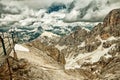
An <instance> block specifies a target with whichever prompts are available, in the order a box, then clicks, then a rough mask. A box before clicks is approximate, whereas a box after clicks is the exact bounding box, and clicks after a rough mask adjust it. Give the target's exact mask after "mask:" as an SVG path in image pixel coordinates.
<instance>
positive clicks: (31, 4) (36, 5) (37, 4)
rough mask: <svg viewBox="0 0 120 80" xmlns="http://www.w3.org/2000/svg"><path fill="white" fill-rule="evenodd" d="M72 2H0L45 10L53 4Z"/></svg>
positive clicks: (18, 0) (30, 0)
mask: <svg viewBox="0 0 120 80" xmlns="http://www.w3.org/2000/svg"><path fill="white" fill-rule="evenodd" d="M71 1H73V0H2V1H1V2H2V3H4V4H8V5H24V6H28V7H30V8H45V7H48V6H50V5H51V4H52V3H54V2H60V3H65V4H66V3H68V2H71Z"/></svg>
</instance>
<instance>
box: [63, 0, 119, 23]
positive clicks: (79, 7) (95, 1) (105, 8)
mask: <svg viewBox="0 0 120 80" xmlns="http://www.w3.org/2000/svg"><path fill="white" fill-rule="evenodd" d="M74 5H75V7H74V8H73V10H71V12H70V13H68V14H66V17H65V21H92V22H94V21H95V22H97V21H98V22H99V21H102V20H103V19H104V17H105V16H106V15H107V14H108V13H109V12H110V11H111V10H112V9H115V8H120V1H119V0H76V1H75V2H74ZM74 12H77V13H79V14H74ZM71 15H72V17H69V16H71Z"/></svg>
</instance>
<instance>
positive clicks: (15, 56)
mask: <svg viewBox="0 0 120 80" xmlns="http://www.w3.org/2000/svg"><path fill="white" fill-rule="evenodd" d="M12 41H13V46H15V41H14V34H13V32H12ZM13 51H14V58H15V59H18V58H17V54H16V52H15V48H14V47H13Z"/></svg>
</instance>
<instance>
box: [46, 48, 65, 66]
mask: <svg viewBox="0 0 120 80" xmlns="http://www.w3.org/2000/svg"><path fill="white" fill-rule="evenodd" d="M45 50H46V51H48V55H49V56H51V57H52V58H53V59H54V60H55V61H57V62H60V63H62V64H65V58H64V55H63V54H62V53H60V51H59V50H58V49H57V48H55V47H54V46H47V47H46V48H45Z"/></svg>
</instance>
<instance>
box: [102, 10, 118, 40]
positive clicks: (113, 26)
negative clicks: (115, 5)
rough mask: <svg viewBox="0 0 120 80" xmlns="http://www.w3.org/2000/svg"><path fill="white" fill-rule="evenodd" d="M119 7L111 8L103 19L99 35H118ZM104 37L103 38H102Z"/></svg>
mask: <svg viewBox="0 0 120 80" xmlns="http://www.w3.org/2000/svg"><path fill="white" fill-rule="evenodd" d="M119 30H120V9H114V10H112V11H111V12H110V13H109V14H108V15H107V16H106V17H105V19H104V22H103V29H102V31H101V33H100V34H101V36H104V35H106V34H109V36H119V35H120V31H119ZM103 39H104V38H103Z"/></svg>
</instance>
